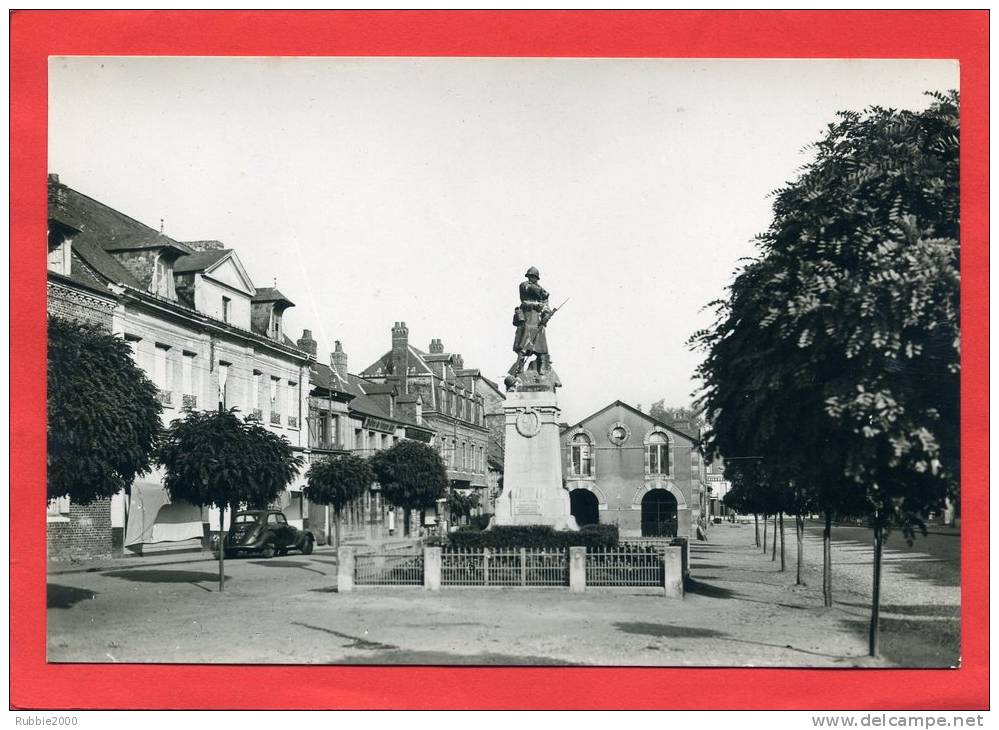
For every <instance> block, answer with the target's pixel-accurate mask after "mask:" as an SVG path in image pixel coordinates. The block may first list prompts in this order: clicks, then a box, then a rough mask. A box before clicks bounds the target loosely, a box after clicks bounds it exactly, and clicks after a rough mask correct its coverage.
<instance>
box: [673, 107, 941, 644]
mask: <svg viewBox="0 0 999 730" xmlns="http://www.w3.org/2000/svg"><path fill="white" fill-rule="evenodd" d="M932 96H933V97H934V98H933V101H932V103H931V105H930V106H929V107H928V108H927V109H926V110H925V111H922V112H911V111H896V110H891V109H883V108H878V107H874V108H869V109H867V110H865V111H864V112H862V113H856V112H846V113H841V114H840V115H839V118H838V120H837V121H836V122H835V123H832V124H830V125H829V127H828V130H827V132H826V134H825V136H824V137H823V139H821V140H820V141H819V142H817V143H816V144H815V145H814V146H813V147H812V149H811V152H812V153H813V154H814V161H813V162H811V163H810V164H808V165H806V166H805V167H804V168H803V169H802V171H801V175H800V177H799V178H798V179H797V180H796V181H794V182H792V183H789V184H787V185H786V186H785V187H783V188H781V189H780V190H777V191H776V192H775V193H774V218H773V222H772V223H771V225H770V228H769V229H768V230H767V231H766V232H765V233H764V234H763V235H761V236H759V238H758V252H757V255H756V256H755V257H754V258H752V259H751V260H748V261H746V262H745V263H744V265H743V266H742V267H741V269H740V270H739V271H738V272H737V275H736V277H735V280H734V281H733V283H732V284H731V286H730V288H729V295H728V298H727V299H725V300H723V301H720V302H716V303H715V306H716V314H717V316H716V321H715V324H714V326H713V327H712V328H710V329H708V330H705V331H702V332H699V333H697V334H696V335H695V336H694V338H693V343H694V344H695V345H696V346H698V347H700V348H702V349H703V351H704V352H705V353H706V358H705V360H704V362H703V364H702V365H701V367H700V369H699V375H700V376H701V378H702V379H703V382H704V391H703V394H702V398H701V404H702V405H703V406H704V408H705V409H706V416H707V419H708V422H709V423H710V430H709V432H708V434H707V437H706V444H705V445H706V448H707V450H708V452H709V454H710V455H720V456H722V457H724V458H726V464H727V465H734V471H735V472H736V474H735V479H734V481H735V482H736V485H737V486H736V488H735V493H734V494H733V496H732V497H731V500H732V502H733V503H735V502H739V503H740V504H742V505H743V506H744V507H745V511H749V512H757V513H761V514H763V513H766V514H781V513H783V512H788V513H790V514H800V513H801V512H802V511H803V510H804V509H806V507H805V506H804V505H807V509H809V510H815V511H818V512H821V513H822V514H823V515H824V519H825V533H824V539H825V544H826V547H825V555H826V558H825V561H824V562H825V564H826V565H825V570H824V575H825V578H824V584H825V588H826V590H825V591H824V595H825V601H826V603H827V605H828V604H830V603H831V600H832V596H831V587H832V586H831V577H830V576H831V570H830V565H829V539H830V530H831V527H832V524H833V522H834V521H835V520H836V519H839V518H843V517H863V518H866V519H867V521H868V522H869V524H870V526H871V528H872V531H873V543H874V575H873V602H872V611H871V625H870V651H871V654H872V655H875V654H877V651H878V611H879V600H880V576H881V551H882V546H883V543H884V537H885V534H886V532H887V531H888V530H889V529H892V528H898V529H901V530H902V531H903V532H904V534H905V536H906V538H907V539H909V540H912V539H913V538H914V536H915V535H916V533H917V532H920V531H925V526H924V521H925V519H926V517H927V516H928V514H930V513H932V512H936V511H939V510H941V509H943V507H944V502H945V499H947V498H950V499H952V500H953V501H954V502H955V503H959V502H958V499H959V493H958V485H959V481H960V453H959V430H960V418H959V415H960V414H959V388H960V330H959V318H958V314H959V296H958V293H959V281H960V273H959V243H958V240H959V225H960V215H959V213H960V211H959V201H958V191H959V187H958V186H959V180H958V152H959V147H958V136H959V124H958V96H957V93H956V92H951V93H949V94H934V95H932ZM788 500H791V504H792V506H791V507H790V508H789V507H788V504H789V502H788ZM750 505H751V506H750ZM740 509H741V508H740Z"/></svg>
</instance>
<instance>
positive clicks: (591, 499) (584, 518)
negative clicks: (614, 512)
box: [569, 489, 600, 527]
mask: <svg viewBox="0 0 999 730" xmlns="http://www.w3.org/2000/svg"><path fill="white" fill-rule="evenodd" d="M569 513H570V514H571V515H572V516H573V517H575V518H576V524H577V525H579V526H580V527H582V526H583V525H596V524H599V522H600V508H599V502H598V501H597V495H595V494H594V493H593V492H591V491H589V490H587V489H573V490H572V491H571V492H569Z"/></svg>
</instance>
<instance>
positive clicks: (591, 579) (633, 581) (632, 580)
mask: <svg viewBox="0 0 999 730" xmlns="http://www.w3.org/2000/svg"><path fill="white" fill-rule="evenodd" d="M662 584H663V558H662V552H661V551H660V550H659V549H658V548H657V546H655V545H623V546H619V547H616V548H588V549H587V551H586V585H587V586H596V587H622V588H634V587H642V586H651V587H658V586H661V585H662Z"/></svg>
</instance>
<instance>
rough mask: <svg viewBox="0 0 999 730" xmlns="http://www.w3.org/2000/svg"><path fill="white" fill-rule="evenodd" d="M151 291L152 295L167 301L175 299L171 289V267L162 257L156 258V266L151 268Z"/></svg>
mask: <svg viewBox="0 0 999 730" xmlns="http://www.w3.org/2000/svg"><path fill="white" fill-rule="evenodd" d="M152 291H153V294H158V295H159V296H161V297H166V298H167V299H174V298H176V297H175V295H174V288H173V267H172V266H171V265H170V264H168V263H167V261H166V259H164V258H163V257H162V256H157V257H156V264H155V265H154V266H153V286H152Z"/></svg>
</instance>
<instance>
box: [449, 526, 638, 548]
mask: <svg viewBox="0 0 999 730" xmlns="http://www.w3.org/2000/svg"><path fill="white" fill-rule="evenodd" d="M447 544H448V546H449V547H455V548H567V547H594V548H596V547H616V546H617V544H618V531H617V525H586V526H585V527H583V528H582V529H580V530H579V532H570V531H568V530H554V529H552V528H551V527H548V526H547V525H504V526H502V527H500V526H497V527H493V528H492V529H490V530H486V531H484V532H475V531H472V530H459V531H458V532H453V533H451V534H450V535H448V541H447Z"/></svg>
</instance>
